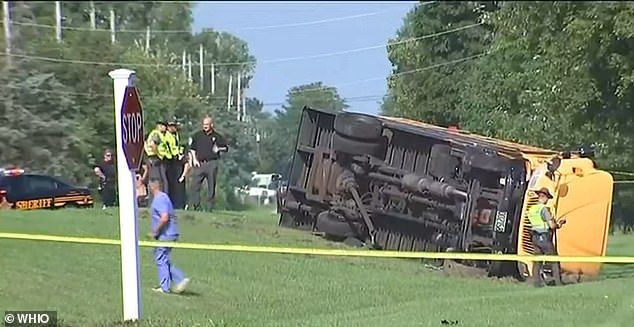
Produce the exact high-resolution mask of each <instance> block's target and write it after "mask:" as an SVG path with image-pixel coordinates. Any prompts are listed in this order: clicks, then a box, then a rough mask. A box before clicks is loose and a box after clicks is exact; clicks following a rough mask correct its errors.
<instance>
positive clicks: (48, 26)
mask: <svg viewBox="0 0 634 327" xmlns="http://www.w3.org/2000/svg"><path fill="white" fill-rule="evenodd" d="M11 24H12V25H18V26H29V27H37V28H49V29H55V28H57V27H56V26H55V25H45V24H36V23H22V22H12V23H11ZM62 30H70V31H87V32H108V33H112V31H111V30H110V29H109V28H108V29H106V28H95V29H92V28H90V27H73V26H62ZM150 31H151V32H152V33H155V34H183V33H191V32H192V31H188V30H154V31H153V30H150ZM115 32H117V33H146V32H147V30H126V29H121V30H115Z"/></svg>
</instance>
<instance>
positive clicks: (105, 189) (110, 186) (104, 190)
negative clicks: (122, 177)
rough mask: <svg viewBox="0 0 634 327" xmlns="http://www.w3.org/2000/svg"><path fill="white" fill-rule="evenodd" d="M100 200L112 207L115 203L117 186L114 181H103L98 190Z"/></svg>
mask: <svg viewBox="0 0 634 327" xmlns="http://www.w3.org/2000/svg"><path fill="white" fill-rule="evenodd" d="M99 195H100V196H101V201H103V204H104V205H105V206H106V207H114V206H115V205H116V203H117V199H116V198H117V188H116V186H115V185H114V183H104V184H103V185H102V187H101V189H100V190H99Z"/></svg>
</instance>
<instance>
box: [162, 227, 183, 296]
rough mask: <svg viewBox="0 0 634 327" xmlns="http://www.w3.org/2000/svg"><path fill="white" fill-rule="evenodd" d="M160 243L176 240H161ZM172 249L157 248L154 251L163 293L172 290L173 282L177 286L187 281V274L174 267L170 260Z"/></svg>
mask: <svg viewBox="0 0 634 327" xmlns="http://www.w3.org/2000/svg"><path fill="white" fill-rule="evenodd" d="M159 241H174V239H164V238H159ZM171 252H172V248H168V247H157V248H156V249H155V250H154V254H155V255H154V261H155V262H156V268H157V270H158V279H159V283H160V284H161V288H162V289H163V291H166V292H167V291H169V290H170V283H171V282H172V281H173V282H174V283H176V284H179V283H180V282H182V281H183V279H185V273H183V272H182V271H181V270H180V269H179V268H178V267H176V266H174V265H172V263H171V260H170V254H171Z"/></svg>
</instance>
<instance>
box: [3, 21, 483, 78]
mask: <svg viewBox="0 0 634 327" xmlns="http://www.w3.org/2000/svg"><path fill="white" fill-rule="evenodd" d="M482 24H484V23H476V24H470V25H465V26H461V27H457V28H453V29H450V30H446V31H442V32H437V33H432V34H427V35H422V36H418V37H412V38H407V39H403V40H399V41H394V42H388V43H386V44H381V45H374V46H368V47H362V48H356V49H349V50H343V51H336V52H329V53H322V54H316V55H308V56H298V57H287V58H279V59H269V60H262V61H257V60H253V61H242V62H219V63H210V64H203V66H206V67H209V66H212V65H213V66H240V65H248V64H258V63H260V64H272V63H280V62H289V61H298V60H309V59H318V58H325V57H333V56H339V55H346V54H351V53H356V52H363V51H369V50H375V49H384V48H386V47H388V46H394V45H400V44H404V43H409V42H415V41H420V40H424V39H429V38H433V37H437V36H441V35H445V34H450V33H455V32H458V31H462V30H466V29H469V28H474V27H477V26H480V25H482ZM0 55H5V56H6V55H7V53H0ZM10 56H12V57H17V58H23V59H34V60H42V61H50V62H60V63H71V64H83V65H106V66H138V67H181V64H142V63H120V62H99V61H87V60H73V59H61V58H51V57H41V56H34V55H20V54H10Z"/></svg>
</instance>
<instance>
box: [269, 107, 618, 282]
mask: <svg viewBox="0 0 634 327" xmlns="http://www.w3.org/2000/svg"><path fill="white" fill-rule="evenodd" d="M591 157H592V153H588V152H587V151H583V150H580V151H575V152H573V153H571V152H556V151H551V150H546V149H540V148H536V147H532V146H527V145H522V144H516V143H512V142H507V141H502V140H498V139H493V138H488V137H484V136H480V135H475V134H471V133H468V132H464V131H459V130H455V129H447V128H442V127H438V126H434V125H429V124H425V123H422V122H418V121H413V120H408V119H403V118H394V117H375V116H370V115H365V114H358V113H349V112H344V113H338V114H335V113H332V112H328V111H323V110H318V109H313V108H308V107H305V108H304V110H303V112H302V117H301V120H300V126H299V132H298V135H297V141H296V147H295V153H294V157H293V161H292V166H291V173H290V177H289V181H288V188H287V191H286V193H285V194H284V195H283V198H282V207H281V213H280V220H279V225H281V226H286V227H291V228H298V229H303V230H308V231H314V232H321V233H323V234H325V235H326V236H328V237H329V238H331V239H336V240H339V241H346V242H347V243H348V242H350V241H352V243H357V244H359V245H362V244H364V243H368V244H370V245H372V246H373V247H375V248H380V249H386V250H396V251H431V252H441V251H458V252H481V253H505V254H534V249H533V246H532V242H531V231H530V223H529V221H528V218H527V212H528V210H529V209H530V207H531V206H532V205H533V204H535V203H537V195H536V194H535V193H534V192H533V191H532V190H535V189H539V188H541V187H547V188H549V190H550V192H551V193H552V194H553V196H554V198H553V199H552V200H551V201H549V203H548V204H547V205H548V206H549V207H550V208H551V210H552V212H553V214H554V216H555V217H556V219H560V218H565V219H566V224H565V225H563V227H562V228H561V229H559V230H557V232H556V235H555V237H553V241H554V242H555V243H556V244H555V245H556V248H557V250H558V252H559V254H560V255H566V256H589V255H592V256H604V255H605V252H606V246H607V237H608V227H609V224H610V215H611V207H612V191H613V180H612V176H611V175H610V174H609V173H607V172H604V171H601V170H598V169H596V168H595V165H594V162H593V160H592V158H591ZM461 264H466V265H470V266H474V267H478V268H481V269H483V270H484V271H486V272H488V274H489V275H491V276H512V275H515V276H516V277H518V278H519V279H521V280H524V279H526V278H527V277H530V276H531V274H532V263H530V262H527V263H522V262H514V261H497V262H494V261H490V262H483V261H474V262H469V261H461ZM600 268H601V264H595V263H567V262H563V263H561V271H562V274H563V273H565V274H572V275H574V276H575V277H581V276H583V277H592V276H597V275H598V274H599V272H600ZM551 278H553V279H555V280H557V278H561V276H551Z"/></svg>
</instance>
